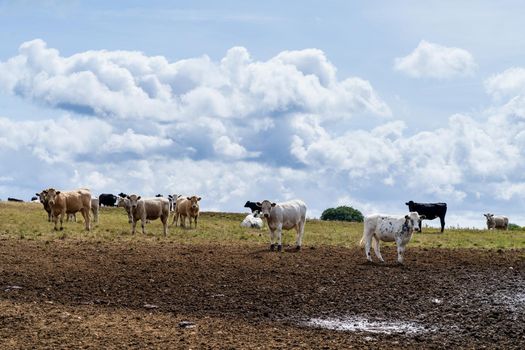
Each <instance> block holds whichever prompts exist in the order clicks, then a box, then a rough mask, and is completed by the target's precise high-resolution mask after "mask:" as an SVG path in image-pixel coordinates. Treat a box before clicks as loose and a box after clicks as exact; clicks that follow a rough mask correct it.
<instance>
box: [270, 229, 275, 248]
mask: <svg viewBox="0 0 525 350" xmlns="http://www.w3.org/2000/svg"><path fill="white" fill-rule="evenodd" d="M274 237H275V231H274V230H272V229H271V228H270V251H271V252H273V251H274V250H275V244H274V243H273V240H274Z"/></svg>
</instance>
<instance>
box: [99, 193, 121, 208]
mask: <svg viewBox="0 0 525 350" xmlns="http://www.w3.org/2000/svg"><path fill="white" fill-rule="evenodd" d="M98 203H99V206H100V205H103V206H105V207H114V206H115V205H116V204H117V196H115V195H114V194H111V193H102V194H100V196H98Z"/></svg>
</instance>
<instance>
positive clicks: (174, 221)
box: [171, 213, 179, 226]
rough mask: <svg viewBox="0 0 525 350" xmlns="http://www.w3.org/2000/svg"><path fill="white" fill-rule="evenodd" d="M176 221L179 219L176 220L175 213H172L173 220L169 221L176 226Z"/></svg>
mask: <svg viewBox="0 0 525 350" xmlns="http://www.w3.org/2000/svg"><path fill="white" fill-rule="evenodd" d="M177 221H179V220H177V213H173V221H172V222H171V225H172V226H173V225H175V226H177Z"/></svg>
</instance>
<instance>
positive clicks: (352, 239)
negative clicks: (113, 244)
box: [0, 202, 525, 249]
mask: <svg viewBox="0 0 525 350" xmlns="http://www.w3.org/2000/svg"><path fill="white" fill-rule="evenodd" d="M245 215H246V214H237V213H215V212H204V213H201V216H200V218H199V227H198V228H197V229H182V228H180V227H170V228H169V234H168V236H167V237H166V238H165V237H164V236H163V235H162V225H161V223H160V221H159V220H155V221H152V222H151V223H149V224H147V225H146V233H147V234H146V235H142V232H141V228H140V225H137V229H138V231H137V234H135V235H134V236H132V235H131V234H130V231H131V229H130V224H128V218H127V215H126V213H125V211H124V209H122V208H101V211H100V222H99V223H98V224H94V225H93V229H92V231H91V232H86V231H84V225H83V220H82V216H81V215H80V214H77V218H78V221H77V222H64V230H63V231H54V230H53V224H52V223H50V222H47V213H46V212H45V211H44V210H43V208H42V205H41V204H39V203H10V202H0V236H1V237H4V238H7V237H11V238H18V239H27V240H57V239H65V240H89V241H124V242H135V241H139V242H140V241H163V242H174V243H181V244H185V243H188V244H205V243H216V244H237V243H238V244H250V243H262V244H267V243H268V242H269V240H268V230H267V229H266V228H265V229H263V230H255V229H246V228H241V227H240V226H239V224H240V222H241V221H242V219H243V218H244V217H245ZM171 220H172V218H171V217H170V223H171ZM362 232H363V224H362V223H347V222H327V221H320V220H308V221H307V223H306V228H305V236H304V239H303V244H304V245H305V246H318V245H336V246H344V247H355V246H356V245H358V243H359V240H360V239H361V235H362ZM283 243H284V244H294V243H295V230H291V231H285V232H284V235H283ZM410 246H411V247H415V246H418V247H427V248H480V249H481V248H486V249H512V248H525V230H515V231H487V230H475V229H447V230H445V233H443V234H441V233H439V231H438V229H434V228H426V229H425V232H424V233H422V234H419V233H416V234H414V236H413V238H412V241H411V242H410Z"/></svg>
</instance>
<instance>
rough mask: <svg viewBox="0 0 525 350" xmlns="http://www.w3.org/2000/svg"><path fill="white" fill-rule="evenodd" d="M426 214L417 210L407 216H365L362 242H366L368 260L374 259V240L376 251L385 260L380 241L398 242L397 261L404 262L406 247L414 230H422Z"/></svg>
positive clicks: (381, 259)
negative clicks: (371, 248)
mask: <svg viewBox="0 0 525 350" xmlns="http://www.w3.org/2000/svg"><path fill="white" fill-rule="evenodd" d="M424 218H425V216H424V215H419V214H418V213H417V212H415V211H414V212H410V213H409V214H408V215H405V216H390V215H381V214H373V215H369V216H367V217H366V218H365V222H364V230H363V238H362V239H361V244H363V242H364V243H365V254H366V258H367V260H368V261H370V262H371V261H372V257H371V255H370V246H371V243H372V240H373V241H374V252H375V253H376V256H377V258H378V259H379V260H380V261H381V262H384V260H383V257H382V256H381V251H380V250H379V241H384V242H396V245H397V261H398V262H399V263H400V264H402V263H403V259H404V254H405V247H406V245H407V244H408V242H409V241H410V239H411V238H412V233H413V232H414V231H416V232H419V231H421V226H420V225H421V220H422V219H424Z"/></svg>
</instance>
